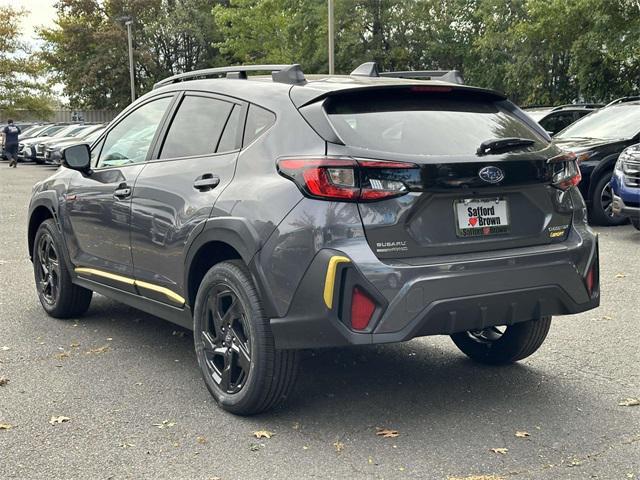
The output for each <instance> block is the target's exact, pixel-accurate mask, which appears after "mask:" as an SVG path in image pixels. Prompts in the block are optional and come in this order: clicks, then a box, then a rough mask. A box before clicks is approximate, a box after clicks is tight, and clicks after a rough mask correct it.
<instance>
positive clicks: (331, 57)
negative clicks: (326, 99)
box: [327, 0, 335, 75]
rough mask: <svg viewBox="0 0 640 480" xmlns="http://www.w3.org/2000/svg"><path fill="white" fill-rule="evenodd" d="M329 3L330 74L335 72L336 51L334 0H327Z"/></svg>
mask: <svg viewBox="0 0 640 480" xmlns="http://www.w3.org/2000/svg"><path fill="white" fill-rule="evenodd" d="M327 1H328V2H329V4H328V10H329V11H328V20H327V25H328V27H329V75H333V74H334V73H335V63H334V57H335V51H334V39H333V37H334V31H333V30H334V25H333V0H327Z"/></svg>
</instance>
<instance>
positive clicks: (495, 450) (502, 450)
mask: <svg viewBox="0 0 640 480" xmlns="http://www.w3.org/2000/svg"><path fill="white" fill-rule="evenodd" d="M489 450H490V451H492V452H493V453H499V454H500V455H506V454H507V452H508V451H509V449H508V448H504V447H501V448H490V449H489Z"/></svg>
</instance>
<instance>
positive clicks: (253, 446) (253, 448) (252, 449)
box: [249, 443, 264, 452]
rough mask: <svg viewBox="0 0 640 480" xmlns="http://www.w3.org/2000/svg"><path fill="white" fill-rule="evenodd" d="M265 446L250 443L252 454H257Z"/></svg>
mask: <svg viewBox="0 0 640 480" xmlns="http://www.w3.org/2000/svg"><path fill="white" fill-rule="evenodd" d="M263 446H264V445H263V444H261V443H250V444H249V450H251V451H252V452H257V451H258V450H260V448H261V447H263Z"/></svg>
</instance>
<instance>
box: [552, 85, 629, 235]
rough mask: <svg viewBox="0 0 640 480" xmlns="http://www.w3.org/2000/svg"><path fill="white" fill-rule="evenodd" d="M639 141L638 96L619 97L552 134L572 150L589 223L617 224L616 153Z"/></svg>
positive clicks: (621, 220)
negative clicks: (613, 186)
mask: <svg viewBox="0 0 640 480" xmlns="http://www.w3.org/2000/svg"><path fill="white" fill-rule="evenodd" d="M639 141H640V99H639V98H638V97H630V98H623V99H619V100H616V101H615V102H612V103H611V104H609V105H608V106H607V107H605V108H601V109H600V110H597V111H595V112H593V113H591V114H590V115H588V116H586V117H584V118H582V119H581V120H578V121H577V122H576V123H574V124H573V125H571V126H569V127H568V128H567V129H565V130H563V131H562V132H560V133H559V134H558V135H556V136H555V137H554V143H555V144H556V145H557V146H559V147H560V148H562V149H565V150H568V151H571V152H575V153H576V154H577V158H578V161H579V164H580V171H581V173H582V181H581V182H580V184H579V186H578V187H579V188H580V191H581V192H582V195H583V196H584V198H585V200H586V202H587V205H588V207H589V212H590V216H591V219H592V221H593V223H595V224H598V225H621V224H623V223H625V222H626V221H627V218H626V217H625V216H624V215H620V214H616V213H615V212H614V211H613V205H612V203H613V196H612V192H611V176H612V175H613V168H614V166H615V163H616V160H617V159H618V156H619V155H620V153H621V152H622V151H623V150H624V149H625V148H626V147H628V146H629V145H633V144H634V143H638V142H639Z"/></svg>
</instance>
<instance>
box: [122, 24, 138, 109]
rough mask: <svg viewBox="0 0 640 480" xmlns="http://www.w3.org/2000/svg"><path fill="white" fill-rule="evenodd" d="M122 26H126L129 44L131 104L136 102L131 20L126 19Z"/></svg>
mask: <svg viewBox="0 0 640 480" xmlns="http://www.w3.org/2000/svg"><path fill="white" fill-rule="evenodd" d="M124 24H125V25H126V26H127V40H128V43H129V77H130V78H131V103H133V102H135V101H136V79H135V74H134V70H133V40H132V38H131V25H133V20H132V19H131V18H128V19H127V20H126V21H125V22H124Z"/></svg>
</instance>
